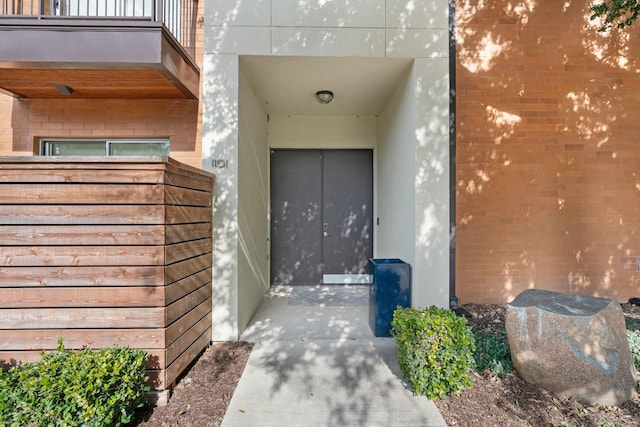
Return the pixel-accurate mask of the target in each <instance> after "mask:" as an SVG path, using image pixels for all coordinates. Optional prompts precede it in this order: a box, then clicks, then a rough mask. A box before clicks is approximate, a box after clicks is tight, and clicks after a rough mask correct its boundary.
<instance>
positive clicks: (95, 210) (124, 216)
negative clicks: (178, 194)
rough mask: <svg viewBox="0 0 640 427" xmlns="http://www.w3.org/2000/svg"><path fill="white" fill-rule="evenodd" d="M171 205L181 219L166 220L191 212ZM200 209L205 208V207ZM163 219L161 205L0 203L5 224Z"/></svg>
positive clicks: (119, 222)
mask: <svg viewBox="0 0 640 427" xmlns="http://www.w3.org/2000/svg"><path fill="white" fill-rule="evenodd" d="M74 203H75V202H74ZM171 208H172V212H171V215H172V216H175V217H176V218H178V219H180V220H181V221H174V222H170V223H175V222H189V221H187V220H186V218H185V217H188V215H189V214H190V213H191V212H190V211H185V212H184V214H183V215H182V216H180V215H179V214H180V212H176V210H178V211H180V209H179V208H180V207H174V206H172V207H171ZM202 209H205V210H206V208H202ZM201 216H202V214H201ZM209 220H211V219H209ZM164 222H165V206H163V205H120V206H119V205H113V206H112V205H73V204H71V205H47V206H46V208H45V207H37V206H34V205H6V204H2V203H0V224H6V225H24V224H31V225H101V224H110V225H129V224H163V223H164ZM197 222H203V221H197Z"/></svg>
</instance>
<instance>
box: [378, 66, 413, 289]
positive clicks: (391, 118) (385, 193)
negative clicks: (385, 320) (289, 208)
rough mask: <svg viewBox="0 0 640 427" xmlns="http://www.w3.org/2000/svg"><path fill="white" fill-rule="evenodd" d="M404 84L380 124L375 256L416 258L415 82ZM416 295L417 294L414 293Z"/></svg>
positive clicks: (402, 83) (410, 259)
mask: <svg viewBox="0 0 640 427" xmlns="http://www.w3.org/2000/svg"><path fill="white" fill-rule="evenodd" d="M414 78H415V77H414V75H413V73H410V74H409V75H408V76H406V78H405V81H403V82H401V84H400V85H399V87H398V89H397V90H396V92H395V93H394V94H393V96H392V98H391V100H390V101H389V103H388V104H387V107H386V108H385V110H384V112H383V113H382V114H381V115H380V118H379V122H378V137H379V140H378V150H377V151H376V163H377V167H376V170H377V176H376V196H377V197H376V198H375V202H376V207H377V217H378V218H380V223H379V225H378V226H377V227H376V231H377V233H376V235H375V237H376V239H375V242H376V254H375V255H376V257H378V258H400V259H402V260H403V261H405V262H408V263H410V264H413V263H414V259H415V245H414V236H415V212H414V209H413V207H414V206H415V184H414V182H415V168H414V167H413V162H414V160H413V159H414V158H415V152H416V148H415V143H414V138H413V135H412V133H413V129H414V128H415V125H414V123H415V117H414V112H415V82H414ZM414 294H415V293H414Z"/></svg>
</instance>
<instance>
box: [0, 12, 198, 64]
mask: <svg viewBox="0 0 640 427" xmlns="http://www.w3.org/2000/svg"><path fill="white" fill-rule="evenodd" d="M197 1H198V0H0V17H2V16H5V17H6V16H14V17H15V16H33V17H40V18H44V17H49V16H61V17H69V18H83V19H86V18H119V19H147V20H150V21H155V22H162V23H163V24H164V26H165V27H166V28H167V29H168V30H169V31H170V32H171V34H173V36H174V37H175V38H176V40H178V42H180V44H181V45H182V46H183V47H184V48H185V49H186V50H187V52H189V54H190V55H191V56H192V57H193V56H194V51H195V40H196V35H195V28H196V12H197ZM0 24H1V22H0Z"/></svg>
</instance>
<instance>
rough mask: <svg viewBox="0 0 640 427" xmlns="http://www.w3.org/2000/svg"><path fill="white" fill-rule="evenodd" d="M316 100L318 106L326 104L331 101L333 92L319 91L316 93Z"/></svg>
mask: <svg viewBox="0 0 640 427" xmlns="http://www.w3.org/2000/svg"><path fill="white" fill-rule="evenodd" d="M316 99H317V100H318V102H319V103H320V104H328V103H330V102H331V100H332V99H333V92H331V91H330V90H319V91H317V92H316Z"/></svg>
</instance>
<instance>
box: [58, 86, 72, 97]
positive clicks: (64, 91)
mask: <svg viewBox="0 0 640 427" xmlns="http://www.w3.org/2000/svg"><path fill="white" fill-rule="evenodd" d="M56 89H58V92H60V95H65V96H67V95H71V94H72V93H73V88H72V87H70V86H67V85H56Z"/></svg>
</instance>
